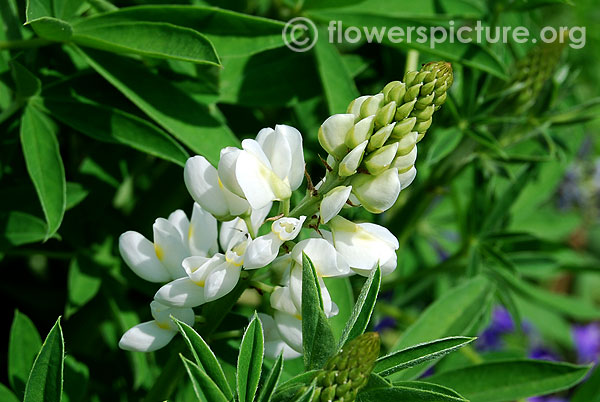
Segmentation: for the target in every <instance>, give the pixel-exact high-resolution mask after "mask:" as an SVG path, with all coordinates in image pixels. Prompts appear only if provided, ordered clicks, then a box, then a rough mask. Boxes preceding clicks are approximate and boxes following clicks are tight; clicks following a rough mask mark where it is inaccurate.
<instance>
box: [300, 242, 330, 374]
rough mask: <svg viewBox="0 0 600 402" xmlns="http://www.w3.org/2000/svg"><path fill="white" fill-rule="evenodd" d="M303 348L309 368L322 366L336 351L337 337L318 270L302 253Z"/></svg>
mask: <svg viewBox="0 0 600 402" xmlns="http://www.w3.org/2000/svg"><path fill="white" fill-rule="evenodd" d="M302 350H303V352H304V353H303V354H304V366H305V367H306V368H307V369H309V370H310V369H313V368H321V367H322V366H323V364H325V362H326V361H327V359H328V358H329V357H330V356H331V355H332V354H333V353H335V351H336V344H335V337H334V336H333V332H332V330H331V327H330V326H329V323H328V322H327V317H325V312H324V311H323V299H322V297H321V288H320V286H319V282H318V277H317V272H316V271H315V267H314V266H313V264H312V262H311V261H310V259H309V258H308V257H307V256H306V255H305V254H303V255H302Z"/></svg>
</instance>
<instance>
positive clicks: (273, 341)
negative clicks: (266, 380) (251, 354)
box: [258, 313, 302, 360]
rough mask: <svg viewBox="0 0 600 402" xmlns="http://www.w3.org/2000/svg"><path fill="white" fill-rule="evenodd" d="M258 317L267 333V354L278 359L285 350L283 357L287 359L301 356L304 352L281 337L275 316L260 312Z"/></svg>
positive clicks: (265, 333)
mask: <svg viewBox="0 0 600 402" xmlns="http://www.w3.org/2000/svg"><path fill="white" fill-rule="evenodd" d="M258 318H259V319H260V321H261V322H262V326H263V331H264V335H265V356H266V357H268V358H271V359H276V358H277V357H278V356H279V354H280V353H282V352H283V358H284V359H286V360H289V359H294V358H296V357H300V356H301V355H302V354H301V353H298V352H297V351H295V350H294V349H292V348H291V347H290V346H289V345H288V344H287V343H285V341H284V340H283V338H282V337H281V335H280V334H279V331H278V330H277V326H276V324H275V321H274V320H273V317H271V316H270V315H267V314H263V313H258Z"/></svg>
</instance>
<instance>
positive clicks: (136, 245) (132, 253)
mask: <svg viewBox="0 0 600 402" xmlns="http://www.w3.org/2000/svg"><path fill="white" fill-rule="evenodd" d="M119 251H120V253H121V257H123V260H124V261H125V263H126V264H127V266H129V268H131V270H132V271H133V272H134V273H135V274H136V275H137V276H139V277H140V278H142V279H144V280H147V281H149V282H167V281H168V280H170V279H172V278H171V274H170V273H169V271H168V270H167V269H166V268H165V267H164V266H163V265H162V263H161V262H160V260H159V259H158V257H157V256H156V252H155V250H154V244H152V242H151V241H149V240H148V239H146V238H145V237H144V236H142V235H141V234H139V233H138V232H133V231H128V232H125V233H123V234H122V235H121V236H120V237H119Z"/></svg>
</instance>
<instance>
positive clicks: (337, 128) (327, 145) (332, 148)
mask: <svg viewBox="0 0 600 402" xmlns="http://www.w3.org/2000/svg"><path fill="white" fill-rule="evenodd" d="M353 126H354V115H353V114H334V115H333V116H331V117H329V118H328V119H327V120H325V121H324V122H323V124H322V125H321V127H320V128H319V143H320V144H321V146H322V147H323V149H325V151H327V152H328V153H329V154H331V155H333V156H334V157H335V158H336V159H338V160H339V159H342V158H343V157H344V155H346V151H347V150H348V147H346V144H345V143H344V140H345V139H346V134H347V133H348V131H350V129H351V128H352V127H353Z"/></svg>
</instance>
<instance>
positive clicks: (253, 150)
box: [242, 139, 272, 170]
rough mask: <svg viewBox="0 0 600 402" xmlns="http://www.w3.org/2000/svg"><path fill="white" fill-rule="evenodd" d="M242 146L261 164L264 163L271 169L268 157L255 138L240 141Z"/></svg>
mask: <svg viewBox="0 0 600 402" xmlns="http://www.w3.org/2000/svg"><path fill="white" fill-rule="evenodd" d="M242 148H243V149H244V151H246V152H248V153H249V154H250V155H252V156H254V157H255V158H256V159H258V160H259V161H260V162H261V163H262V164H263V165H265V166H266V167H267V168H268V169H269V170H272V167H271V162H270V161H269V158H268V157H267V155H266V154H265V151H263V149H262V147H261V146H260V144H259V143H258V142H257V141H255V140H250V139H246V140H243V141H242Z"/></svg>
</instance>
